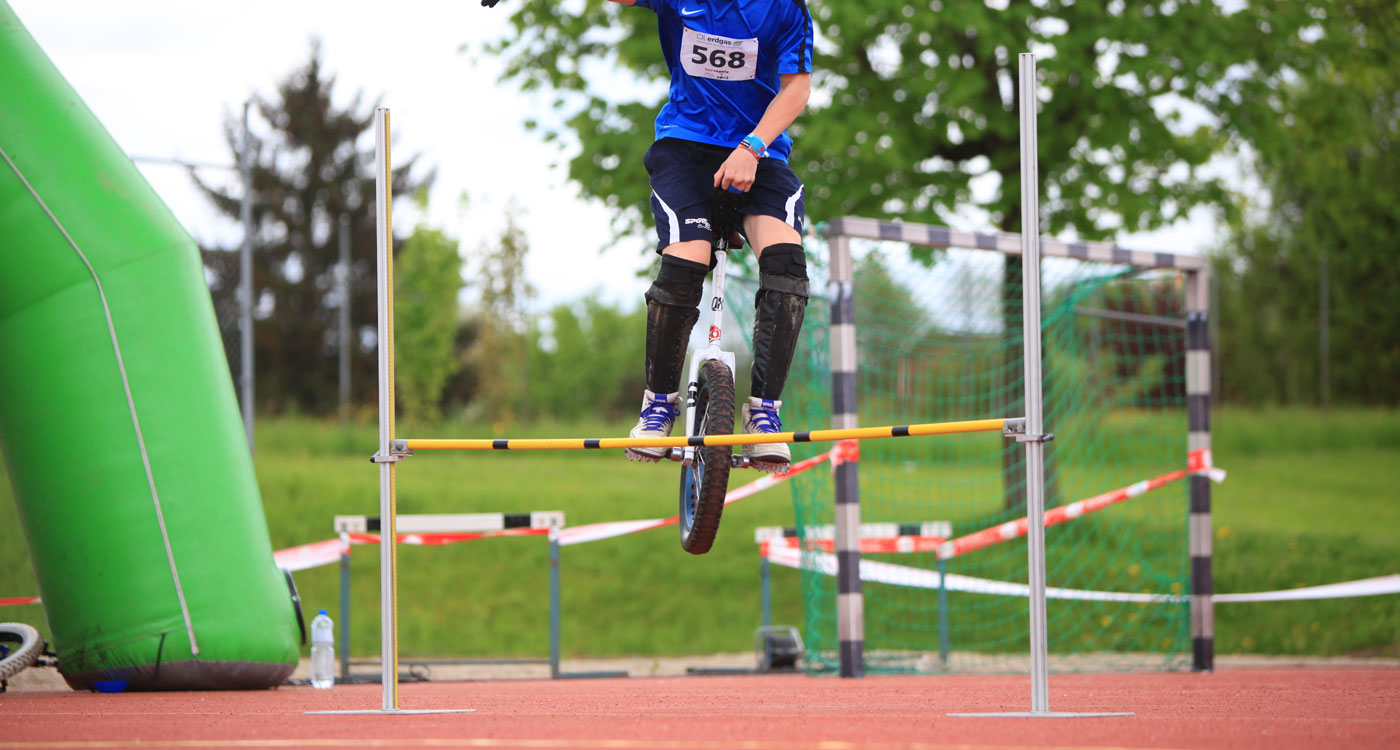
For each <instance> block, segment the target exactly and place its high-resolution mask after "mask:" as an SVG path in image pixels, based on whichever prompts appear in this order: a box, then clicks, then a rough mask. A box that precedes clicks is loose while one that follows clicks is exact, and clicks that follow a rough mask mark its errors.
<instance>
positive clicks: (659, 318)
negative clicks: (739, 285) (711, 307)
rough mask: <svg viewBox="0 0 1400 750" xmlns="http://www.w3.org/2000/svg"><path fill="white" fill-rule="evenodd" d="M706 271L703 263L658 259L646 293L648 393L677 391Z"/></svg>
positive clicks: (698, 316)
mask: <svg viewBox="0 0 1400 750" xmlns="http://www.w3.org/2000/svg"><path fill="white" fill-rule="evenodd" d="M709 270H710V269H709V267H708V266H706V265H705V264H704V263H696V262H694V261H689V260H685V259H683V258H677V257H675V256H672V255H663V256H661V270H660V272H658V273H657V275H656V281H654V282H652V284H651V288H650V289H648V290H647V293H646V300H647V361H646V379H647V389H648V390H650V391H651V392H652V393H661V394H666V393H675V392H677V391H679V390H680V380H681V367H682V365H684V364H685V350H686V345H687V344H689V343H690V330H691V329H692V328H694V327H695V321H696V320H698V319H699V318H700V310H699V309H698V308H697V306H698V305H699V304H700V297H701V295H702V294H703V293H704V286H705V275H706V274H708V273H709Z"/></svg>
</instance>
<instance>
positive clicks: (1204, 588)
mask: <svg viewBox="0 0 1400 750" xmlns="http://www.w3.org/2000/svg"><path fill="white" fill-rule="evenodd" d="M823 235H824V236H825V237H826V239H827V241H828V246H829V248H830V250H829V252H830V263H831V265H830V268H831V279H830V282H829V285H830V288H829V290H828V297H829V302H830V304H831V334H830V342H831V378H832V381H831V382H832V389H831V398H832V404H831V407H832V409H831V411H832V421H833V426H836V427H841V426H844V425H846V424H856V421H857V420H856V413H857V409H856V406H857V405H856V362H857V353H856V330H855V305H856V304H857V301H856V300H855V294H854V290H855V273H854V269H855V264H854V259H853V257H852V254H851V240H853V239H863V240H884V241H895V242H904V243H908V244H910V245H918V246H921V247H930V248H936V249H947V248H962V249H975V250H987V251H991V252H997V253H1001V254H1003V255H1014V256H1020V255H1021V254H1022V249H1021V248H1022V237H1021V235H1020V234H1016V233H1008V232H998V233H992V232H969V231H962V230H957V229H950V228H948V227H942V226H935V225H929V224H916V223H911V222H899V221H882V220H878V219H868V218H861V217H855V216H843V217H840V218H837V219H834V220H832V221H831V222H829V223H828V225H827V226H826V228H825V229H824V230H823ZM1040 253H1041V255H1042V256H1048V257H1059V258H1073V259H1079V260H1088V261H1102V262H1109V263H1118V264H1123V265H1128V266H1133V267H1136V268H1141V269H1170V270H1176V271H1180V272H1181V273H1182V274H1183V276H1184V277H1185V292H1186V300H1185V303H1186V304H1185V309H1186V321H1185V327H1186V349H1187V351H1186V398H1187V433H1188V434H1187V446H1186V448H1187V452H1188V453H1190V452H1195V451H1209V450H1210V389H1211V358H1212V357H1211V342H1210V337H1209V332H1208V326H1207V321H1208V315H1209V312H1210V309H1209V294H1208V290H1209V278H1208V273H1209V271H1208V269H1207V267H1206V264H1205V261H1204V259H1202V258H1201V257H1200V256H1198V255H1185V254H1178V253H1166V252H1154V251H1145V250H1130V249H1128V248H1124V247H1120V246H1118V245H1114V244H1111V243H1104V242H1063V241H1060V240H1056V239H1053V238H1050V237H1041V238H1040ZM1046 429H1047V430H1048V431H1051V432H1053V425H1047V426H1046ZM1188 481H1189V482H1190V490H1189V493H1190V521H1189V530H1188V536H1189V540H1190V542H1189V543H1190V560H1191V571H1190V587H1191V605H1190V608H1191V615H1190V619H1191V645H1192V668H1193V669H1194V670H1196V671H1210V670H1212V669H1214V662H1215V625H1214V622H1215V617H1214V610H1213V594H1214V586H1213V584H1212V579H1211V555H1212V548H1211V509H1210V497H1211V494H1210V493H1211V490H1210V479H1209V478H1208V477H1206V476H1204V475H1200V474H1195V475H1192V476H1190V477H1189V478H1188ZM835 482H836V507H837V514H836V519H837V524H838V525H841V524H843V522H844V523H847V524H849V523H855V524H859V523H860V484H859V478H858V465H857V464H856V463H855V462H845V463H841V464H838V465H836V467H835ZM843 538H846V539H854V538H855V537H854V536H849V537H847V536H846V535H843V534H842V533H840V532H839V531H838V533H837V535H836V539H837V557H838V570H837V591H838V593H837V598H838V610H839V611H840V612H841V614H840V615H839V616H838V618H837V634H838V638H839V640H840V642H841V649H840V660H841V661H840V670H841V674H842V675H847V676H858V675H859V674H861V672H862V671H863V667H862V666H861V659H862V658H863V653H864V643H863V640H864V638H863V633H864V623H863V618H864V614H863V613H864V602H863V598H862V593H861V582H860V574H859V569H860V568H859V559H860V550H859V549H858V548H852V547H850V546H849V545H847V546H843V545H842V540H843Z"/></svg>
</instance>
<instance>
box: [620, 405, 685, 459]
mask: <svg viewBox="0 0 1400 750" xmlns="http://www.w3.org/2000/svg"><path fill="white" fill-rule="evenodd" d="M680 400H681V394H679V393H663V394H658V393H652V392H651V391H650V390H648V391H644V392H643V393H642V412H641V414H640V415H638V417H637V426H636V427H633V428H632V431H631V432H629V433H628V436H629V437H634V438H664V437H670V436H671V428H672V427H674V426H675V424H676V417H678V416H680V413H681V410H680V407H679V406H677V404H679V403H680ZM670 452H671V449H670V448H628V449H627V451H626V453H627V459H628V460H629V461H647V462H654V461H660V460H661V459H663V458H666V457H667V455H668V454H670Z"/></svg>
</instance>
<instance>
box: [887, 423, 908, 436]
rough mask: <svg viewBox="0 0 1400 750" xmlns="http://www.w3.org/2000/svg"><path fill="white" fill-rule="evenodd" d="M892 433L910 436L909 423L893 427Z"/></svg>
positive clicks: (893, 434)
mask: <svg viewBox="0 0 1400 750" xmlns="http://www.w3.org/2000/svg"><path fill="white" fill-rule="evenodd" d="M890 435H892V436H894V437H909V425H907V424H902V425H899V426H898V427H891V428H890Z"/></svg>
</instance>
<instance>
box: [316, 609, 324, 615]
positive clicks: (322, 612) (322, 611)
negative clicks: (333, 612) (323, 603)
mask: <svg viewBox="0 0 1400 750" xmlns="http://www.w3.org/2000/svg"><path fill="white" fill-rule="evenodd" d="M325 613H326V610H324V609H323V610H321V611H320V612H319V613H317V614H322V615H324V614H325Z"/></svg>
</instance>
